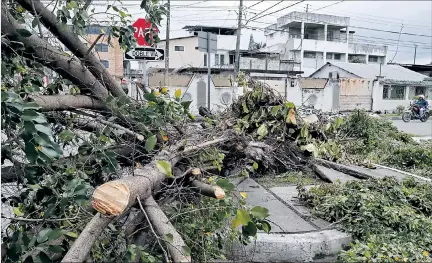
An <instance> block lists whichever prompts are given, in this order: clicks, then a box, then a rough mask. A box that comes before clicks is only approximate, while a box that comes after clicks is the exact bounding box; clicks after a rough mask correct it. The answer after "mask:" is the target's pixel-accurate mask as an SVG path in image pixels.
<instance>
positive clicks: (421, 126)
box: [393, 119, 432, 137]
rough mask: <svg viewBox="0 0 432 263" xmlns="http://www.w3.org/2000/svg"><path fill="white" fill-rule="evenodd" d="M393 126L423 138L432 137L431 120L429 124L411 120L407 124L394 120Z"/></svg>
mask: <svg viewBox="0 0 432 263" xmlns="http://www.w3.org/2000/svg"><path fill="white" fill-rule="evenodd" d="M393 124H394V125H395V126H396V127H397V128H398V129H399V130H401V131H403V132H406V133H409V134H415V135H416V136H421V137H432V119H429V120H428V121H427V122H421V121H419V120H411V121H410V122H407V123H405V122H403V121H402V120H393Z"/></svg>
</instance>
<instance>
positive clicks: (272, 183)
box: [255, 172, 323, 188]
mask: <svg viewBox="0 0 432 263" xmlns="http://www.w3.org/2000/svg"><path fill="white" fill-rule="evenodd" d="M255 180H256V181H258V183H259V184H261V185H263V186H264V187H267V188H271V187H278V186H292V185H313V184H320V183H323V181H322V180H320V179H319V178H318V177H317V176H316V175H315V174H313V173H312V172H310V173H304V172H287V173H284V174H280V175H275V176H271V175H268V176H263V177H260V178H255Z"/></svg>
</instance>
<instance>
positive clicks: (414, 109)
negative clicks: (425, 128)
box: [402, 103, 429, 122]
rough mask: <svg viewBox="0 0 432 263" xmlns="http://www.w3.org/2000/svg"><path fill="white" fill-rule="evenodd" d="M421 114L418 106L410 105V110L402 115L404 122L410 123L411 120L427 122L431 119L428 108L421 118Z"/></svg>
mask: <svg viewBox="0 0 432 263" xmlns="http://www.w3.org/2000/svg"><path fill="white" fill-rule="evenodd" d="M419 112H420V108H419V107H418V106H417V105H413V104H412V103H410V106H409V107H408V109H407V110H405V112H404V113H403V114H402V120H403V121H404V122H409V121H410V120H420V121H422V122H426V121H427V120H428V119H429V109H428V108H426V110H425V111H424V112H423V116H422V117H421V118H420V114H419Z"/></svg>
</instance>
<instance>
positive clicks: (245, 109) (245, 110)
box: [242, 102, 249, 113]
mask: <svg viewBox="0 0 432 263" xmlns="http://www.w3.org/2000/svg"><path fill="white" fill-rule="evenodd" d="M242 107H243V112H244V113H249V109H248V107H247V106H246V103H245V102H243V103H242Z"/></svg>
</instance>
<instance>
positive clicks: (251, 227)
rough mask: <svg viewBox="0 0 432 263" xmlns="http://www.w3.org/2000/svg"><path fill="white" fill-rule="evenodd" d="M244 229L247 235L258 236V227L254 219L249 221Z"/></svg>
mask: <svg viewBox="0 0 432 263" xmlns="http://www.w3.org/2000/svg"><path fill="white" fill-rule="evenodd" d="M242 231H243V233H244V234H246V235H247V236H251V237H254V236H256V234H257V231H258V229H257V227H256V225H255V224H254V223H253V222H252V221H249V223H248V224H247V225H246V226H243V227H242Z"/></svg>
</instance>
